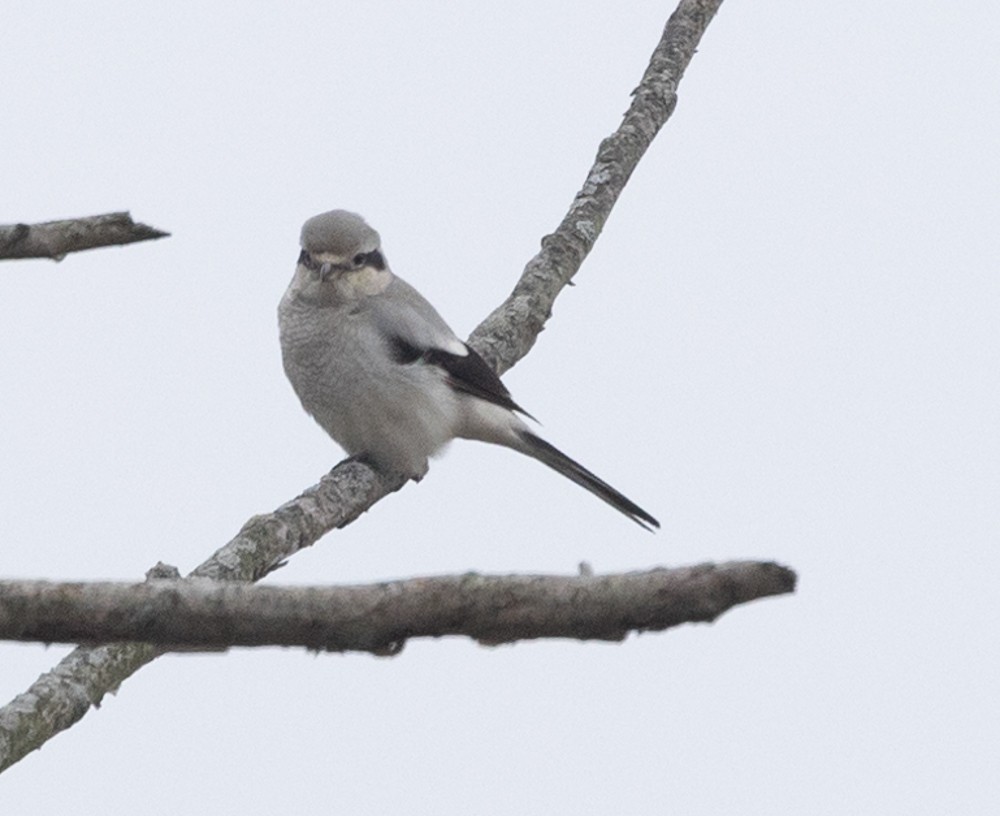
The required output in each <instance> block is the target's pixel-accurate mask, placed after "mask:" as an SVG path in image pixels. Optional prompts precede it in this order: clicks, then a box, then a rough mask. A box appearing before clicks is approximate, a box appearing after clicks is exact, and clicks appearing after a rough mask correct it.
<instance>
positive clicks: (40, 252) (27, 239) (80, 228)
mask: <svg viewBox="0 0 1000 816" xmlns="http://www.w3.org/2000/svg"><path fill="white" fill-rule="evenodd" d="M169 235H170V233H169V232H163V231H162V230H158V229H156V228H154V227H150V226H148V225H147V224H137V223H136V222H135V221H133V220H132V216H131V215H129V214H128V213H127V212H115V213H105V214H104V215H90V216H86V217H85V218H69V219H66V220H64V221H45V222H44V223H41V224H0V260H15V259H21V258H51V259H52V260H54V261H61V260H62V259H63V258H65V257H66V255H68V254H69V253H70V252H82V251H83V250H85V249H97V248H99V247H107V246H121V245H124V244H134V243H136V242H137V241H151V240H154V239H156V238H166V237H168V236H169Z"/></svg>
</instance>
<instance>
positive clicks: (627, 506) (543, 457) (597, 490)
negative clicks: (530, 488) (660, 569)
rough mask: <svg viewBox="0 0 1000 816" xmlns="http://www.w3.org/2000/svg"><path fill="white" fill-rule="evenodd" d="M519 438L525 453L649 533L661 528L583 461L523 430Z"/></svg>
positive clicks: (519, 431)
mask: <svg viewBox="0 0 1000 816" xmlns="http://www.w3.org/2000/svg"><path fill="white" fill-rule="evenodd" d="M516 433H517V436H518V438H519V439H520V440H521V442H523V447H522V448H521V450H522V451H523V452H524V453H526V454H528V455H529V456H532V457H534V458H535V459H537V460H538V461H539V462H543V463H544V464H546V465H548V466H549V467H550V468H552V469H553V470H554V471H556V472H557V473H561V474H562V475H563V476H565V477H566V478H567V479H572V480H573V481H574V482H576V483H577V484H578V485H580V487H583V488H586V489H587V490H589V491H590V492H591V493H593V494H594V495H595V496H597V497H598V498H601V499H603V500H604V501H606V502H607V503H608V504H610V505H611V506H612V507H614V508H615V510H618V511H619V512H621V513H624V514H625V515H626V516H628V517H629V518H630V519H632V521H634V522H635V523H636V524H638V525H640V526H641V527H645V528H646V529H647V530H652V528H653V527H659V526H660V522H658V521H657V520H656V519H655V518H653V517H652V516H651V515H649V513H647V512H646V511H645V510H643V509H642V508H641V507H640V506H639V505H638V504H636V503H635V502H634V501H632V500H631V499H629V498H627V497H625V496H624V495H622V494H621V493H619V492H618V491H617V490H615V489H614V488H613V487H612V486H611V485H609V484H608V483H607V482H605V481H604V480H603V479H600V478H598V477H597V476H595V475H594V474H593V473H591V472H590V471H589V470H587V468H585V467H584V466H583V465H581V464H580V463H579V462H574V461H573V460H572V459H570V458H569V457H568V456H567V455H566V454H565V453H563V452H562V451H560V450H559V449H558V448H556V447H553V446H552V445H550V444H549V443H548V442H546V441H545V440H544V439H542V438H541V437H539V436H535V435H534V434H533V433H531V431H528V430H525V429H519V430H518V431H516Z"/></svg>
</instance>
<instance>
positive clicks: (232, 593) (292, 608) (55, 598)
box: [0, 561, 795, 655]
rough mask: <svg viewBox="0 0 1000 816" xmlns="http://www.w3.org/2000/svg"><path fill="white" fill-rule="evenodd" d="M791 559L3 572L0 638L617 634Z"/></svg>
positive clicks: (765, 575)
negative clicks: (278, 581)
mask: <svg viewBox="0 0 1000 816" xmlns="http://www.w3.org/2000/svg"><path fill="white" fill-rule="evenodd" d="M794 588H795V573H794V572H792V571H791V570H789V569H787V568H786V567H781V566H779V565H777V564H774V563H758V562H754V561H731V562H729V563H726V564H699V565H697V566H693V567H680V568H674V569H666V568H659V569H652V570H646V571H643V572H630V573H624V574H619V575H601V576H595V575H589V574H584V575H576V576H561V575H493V576H491V575H476V574H474V573H469V574H466V575H455V576H452V575H448V576H438V577H429V578H411V579H409V580H405V581H388V582H384V583H378V584H366V585H363V586H334V587H279V586H264V587H261V586H252V585H248V584H243V583H220V582H218V581H190V580H188V581H184V580H169V581H163V580H157V581H151V582H147V583H144V584H126V583H109V582H104V583H100V582H94V583H55V582H51V581H4V582H0V638H2V639H10V640H21V641H41V642H44V643H80V642H98V643H112V642H122V641H146V642H149V643H155V644H157V645H158V646H159V647H160V648H164V649H167V648H175V647H199V648H211V649H225V648H228V647H230V646H305V647H307V648H309V649H317V650H325V651H337V652H347V651H363V652H372V653H374V654H380V655H381V654H389V653H391V654H397V653H398V652H399V651H400V650H401V649H402V647H403V645H404V644H405V642H406V640H407V639H409V638H413V637H442V636H444V635H465V636H467V637H470V638H473V639H474V640H477V641H478V642H480V643H486V644H490V645H493V644H498V643H510V642H513V641H516V640H527V639H535V638H575V639H577V640H624V639H625V637H626V636H627V635H628V634H629V633H630V632H643V631H653V632H658V631H662V630H664V629H669V628H670V627H673V626H678V625H680V624H682V623H695V622H711V621H714V620H715V619H716V618H718V617H719V615H721V614H722V613H723V612H726V611H727V610H729V609H731V608H732V607H734V606H736V605H737V604H740V603H746V602H748V601H752V600H756V599H758V598H762V597H766V596H768V595H777V594H782V593H785V592H791V591H792V590H793V589H794Z"/></svg>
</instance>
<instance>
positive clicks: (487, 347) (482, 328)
mask: <svg viewBox="0 0 1000 816" xmlns="http://www.w3.org/2000/svg"><path fill="white" fill-rule="evenodd" d="M721 5H722V0H681V3H680V4H679V5H678V6H677V10H676V11H674V13H673V14H672V15H671V16H670V19H669V20H668V21H667V25H666V27H665V28H664V29H663V36H662V37H661V38H660V42H659V44H658V45H657V46H656V49H655V50H654V51H653V56H652V57H651V58H650V61H649V67H647V68H646V73H645V74H643V76H642V81H641V82H640V83H639V87H637V88H636V89H635V90H634V91H633V92H632V104H631V105H630V106H629V109H628V111H627V112H626V113H625V116H624V118H623V119H622V123H621V125H619V127H618V130H616V131H615V132H614V133H612V134H611V135H610V136H609V137H608V138H607V139H605V140H604V141H603V142H601V146H600V147H599V148H598V151H597V158H596V159H595V160H594V165H593V167H591V168H590V172H589V173H588V174H587V178H586V180H585V181H584V183H583V187H582V188H581V189H580V192H578V193H577V194H576V197H575V198H574V199H573V203H572V204H571V205H570V208H569V212H568V213H566V217H565V218H563V220H562V223H561V224H560V225H559V227H558V228H557V229H556V231H555V232H554V233H553V234H552V235H547V236H545V238H543V239H542V248H541V251H540V252H539V253H538V254H537V255H536V256H535V257H534V258H532V259H531V260H530V261H529V262H528V265H527V266H526V267H525V269H524V272H523V273H522V274H521V278H520V280H518V282H517V285H516V286H515V287H514V291H513V292H511V294H510V297H508V298H507V300H505V301H504V302H503V303H501V304H500V305H499V306H498V307H497V308H496V309H494V310H493V313H492V314H490V315H489V317H487V318H486V319H485V320H484V321H483V322H482V323H480V324H479V326H477V327H476V329H475V331H473V332H472V336H471V337H470V338H469V345H471V346H473V347H474V348H475V349H476V351H478V352H479V353H480V354H481V355H482V356H483V358H484V359H485V360H486V361H487V362H488V363H489V364H490V365H492V366H493V367H494V368H495V369H496V370H497V372H498V373H501V374H502V373H503V372H504V371H506V370H507V369H509V368H511V367H512V366H513V365H514V364H515V363H516V362H517V361H518V360H520V359H521V358H522V357H524V355H525V354H527V353H528V352H529V351H530V350H531V347H532V346H533V345H534V344H535V340H537V339H538V335H539V333H540V332H541V331H542V329H543V328H544V326H545V322H546V321H547V320H548V319H549V317H550V316H551V314H552V305H553V303H554V302H555V299H556V296H557V295H558V294H559V293H560V292H561V291H562V290H563V288H564V287H565V286H566V285H567V284H568V283H569V282H570V280H572V278H573V276H574V275H575V274H576V273H577V271H578V270H579V269H580V266H581V265H582V264H583V261H584V259H585V258H586V257H587V255H588V254H589V252H590V250H591V249H592V248H593V246H594V242H595V241H596V240H597V236H599V235H600V234H601V230H603V229H604V224H605V222H606V221H607V220H608V216H609V215H610V214H611V209H612V208H613V207H614V205H615V202H617V201H618V197H619V196H620V195H621V192H622V190H624V189H625V184H626V183H627V182H628V180H629V178H630V177H631V176H632V171H633V170H635V168H636V165H638V164H639V159H641V158H642V157H643V154H645V152H646V150H647V148H648V147H649V145H650V144H651V143H652V141H653V138H654V137H655V136H656V134H657V133H659V131H660V128H661V127H663V125H664V124H665V123H666V121H667V120H668V119H669V118H670V116H671V114H672V113H673V112H674V107H675V106H676V105H677V86H678V85H679V84H680V81H681V78H682V77H683V76H684V71H685V70H687V67H688V63H690V62H691V58H692V57H693V56H694V54H695V51H696V49H697V47H698V43H699V42H700V41H701V37H702V35H703V34H704V33H705V29H706V28H708V24H709V23H710V22H711V21H712V18H713V17H714V16H715V13H716V12H717V11H718V10H719V6H721Z"/></svg>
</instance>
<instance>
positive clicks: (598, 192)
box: [0, 0, 722, 770]
mask: <svg viewBox="0 0 1000 816" xmlns="http://www.w3.org/2000/svg"><path fill="white" fill-rule="evenodd" d="M721 4H722V0H681V2H680V3H679V5H678V7H677V10H676V11H675V12H674V13H673V15H671V17H670V20H669V21H668V22H667V25H666V27H665V29H664V31H663V35H662V37H661V39H660V43H659V45H657V47H656V50H655V51H654V52H653V56H652V59H651V60H650V64H649V67H648V68H647V70H646V73H645V74H644V76H643V78H642V82H641V83H640V85H639V87H638V88H637V89H636V91H635V92H634V99H633V101H632V105H631V107H630V108H629V111H628V113H626V115H625V119H624V120H623V122H622V124H621V126H620V127H619V128H618V130H617V131H616V132H615V133H614V134H613V135H612V136H611V137H609V138H608V139H606V140H605V141H604V142H602V144H601V147H600V150H599V152H598V156H597V160H596V161H595V164H594V167H593V168H592V169H591V171H590V173H589V174H588V176H587V180H586V181H585V183H584V186H583V188H582V189H581V191H580V192H579V193H578V194H577V196H576V198H575V199H574V202H573V205H572V207H571V209H570V213H569V214H568V215H567V217H566V218H565V219H564V220H563V223H562V224H561V225H560V227H559V228H558V229H557V230H556V233H554V234H553V235H552V236H549V237H547V238H546V239H545V240H544V241H543V246H542V251H541V252H540V253H539V255H538V256H536V257H535V258H533V259H532V260H531V261H530V262H529V264H528V266H527V267H526V268H525V270H524V273H523V274H522V276H521V279H520V280H519V281H518V284H517V286H516V287H515V289H514V292H513V294H512V295H511V297H510V298H508V300H507V301H506V302H505V303H504V304H502V305H501V306H500V307H499V308H498V309H497V310H496V311H494V312H493V314H491V315H490V316H489V317H488V318H486V320H485V321H483V323H482V324H481V325H480V326H479V327H478V328H477V329H476V330H475V331H474V332H473V334H472V337H471V338H470V342H471V343H472V345H473V346H475V348H476V350H477V351H479V352H480V353H482V354H483V355H484V357H485V358H486V359H487V361H488V362H490V364H491V365H494V366H496V367H497V370H501V371H502V370H506V369H508V368H510V367H511V366H512V365H514V363H516V362H517V361H518V360H519V359H520V358H521V357H523V356H524V355H525V354H526V353H527V352H528V350H530V348H531V346H532V345H533V344H534V341H535V338H536V337H537V335H538V332H539V331H541V328H542V325H543V324H544V322H545V320H546V319H547V318H548V316H549V313H550V311H551V308H552V303H553V301H554V300H555V297H556V296H557V295H558V293H559V292H560V291H561V290H562V288H563V287H564V286H565V285H566V284H567V283H568V282H569V280H570V279H571V278H572V277H573V275H574V274H575V273H576V271H577V270H578V269H579V267H580V264H581V263H582V262H583V259H584V258H585V257H586V254H587V252H589V251H590V248H591V247H592V246H593V243H594V240H595V239H596V238H597V235H598V234H599V233H600V230H601V228H602V227H603V225H604V223H605V221H606V220H607V218H608V215H609V213H610V212H611V208H612V207H613V206H614V203H615V201H616V200H617V198H618V195H619V194H620V193H621V189H622V187H624V184H625V182H626V181H627V180H628V178H629V176H630V175H631V173H632V171H633V170H634V169H635V166H636V163H637V162H638V160H639V158H641V156H642V154H643V152H644V151H645V149H646V148H647V147H648V146H649V144H650V142H651V141H652V139H653V137H654V136H655V135H656V132H657V131H658V130H659V128H660V127H661V126H662V125H663V124H664V123H665V122H666V120H667V119H668V118H669V116H670V114H671V112H672V111H673V108H674V105H675V102H676V88H677V85H678V83H679V82H680V80H681V77H682V76H683V74H684V71H685V69H686V68H687V66H688V64H689V63H690V61H691V58H692V56H694V53H695V50H696V47H697V45H698V42H699V41H700V39H701V36H702V35H703V34H704V32H705V29H706V28H707V26H708V24H709V22H711V20H712V17H713V16H714V15H715V12H716V11H717V10H718V8H719V6H720V5H721ZM605 187H607V188H608V191H607V192H605V191H604V188H605ZM403 483H404V482H403V481H402V480H401V479H399V478H397V477H390V476H385V475H381V474H379V473H377V472H376V471H374V470H373V469H371V468H369V467H368V466H366V465H364V464H363V463H360V462H354V461H350V460H347V461H345V462H342V463H341V464H339V465H338V466H337V467H335V468H334V469H333V470H332V471H331V472H330V473H329V474H327V475H326V476H324V477H323V479H322V480H320V483H319V484H318V485H316V486H314V487H311V488H309V489H308V490H306V491H305V492H304V493H303V494H302V495H301V496H299V497H298V498H296V499H294V500H293V501H291V502H288V503H287V504H285V505H283V506H282V507H281V508H279V509H278V511H276V512H275V513H274V514H270V515H264V516H257V517H255V518H253V519H251V520H250V521H249V522H247V524H246V525H245V526H244V528H243V529H242V530H241V531H240V533H239V534H238V535H237V536H236V538H234V539H233V540H232V541H231V542H229V543H228V544H227V545H225V546H224V547H223V548H222V549H220V550H219V551H218V552H216V553H215V554H214V555H213V556H212V557H211V558H210V559H209V560H208V561H206V562H205V563H204V564H202V565H201V566H200V567H198V569H196V570H195V572H194V574H195V575H198V576H203V577H212V578H217V579H221V580H237V581H252V580H258V579H259V578H261V577H263V576H264V575H266V574H267V573H268V572H270V571H271V570H272V569H274V568H275V567H276V566H277V565H278V564H280V563H281V561H282V560H284V559H285V558H288V557H289V556H291V555H293V554H294V553H295V552H297V551H298V550H300V549H302V548H303V547H308V546H311V545H312V544H313V543H315V542H316V541H317V540H318V539H319V538H320V537H321V536H323V535H324V534H325V533H327V532H329V531H330V530H333V529H335V528H338V527H343V526H344V525H346V524H349V523H350V522H351V521H353V520H354V519H356V518H357V517H358V516H360V515H361V514H362V513H364V512H365V511H366V510H368V508H370V507H371V506H372V505H373V504H374V503H375V502H377V501H378V500H379V499H381V498H383V497H384V496H386V495H387V494H389V493H391V492H392V491H394V490H398V489H399V488H400V487H402V485H403ZM156 656H157V653H156V652H155V651H154V649H153V647H151V646H149V645H146V644H131V643H128V644H121V645H114V646H98V647H85V646H81V647H79V648H77V649H74V650H73V652H72V653H71V654H69V655H68V656H67V657H65V658H64V659H63V660H62V661H60V663H59V664H58V665H57V666H56V667H55V668H54V669H53V670H52V671H50V672H47V673H46V674H44V675H42V676H41V677H40V678H39V679H38V680H37V681H36V682H35V683H33V684H32V686H31V687H30V688H29V689H28V691H26V692H25V693H24V694H21V695H19V696H18V697H16V698H15V699H14V700H13V701H12V702H11V703H9V704H8V705H7V706H5V707H4V708H2V709H0V770H3V769H4V768H6V767H8V766H9V765H11V764H13V763H15V762H17V761H18V760H19V759H21V758H22V757H23V756H24V755H25V754H27V753H28V752H30V751H32V750H35V749H36V748H39V747H40V746H41V745H42V744H43V743H44V742H45V741H46V740H48V739H49V738H51V737H52V736H54V735H55V734H56V733H58V732H59V731H60V730H63V729H65V728H69V727H70V726H71V725H73V723H75V722H76V721H77V720H79V719H81V718H82V717H83V716H84V714H86V713H87V711H88V709H89V706H90V705H95V706H96V705H98V704H100V702H101V699H102V698H103V697H104V695H105V694H107V693H108V691H110V690H112V689H115V688H117V686H118V685H119V684H120V683H121V682H122V681H123V680H125V679H126V678H127V677H129V676H130V675H131V674H132V673H134V672H135V671H137V670H138V669H139V668H141V667H142V666H143V665H145V664H146V663H148V662H150V661H151V660H152V659H153V658H154V657H156Z"/></svg>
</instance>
